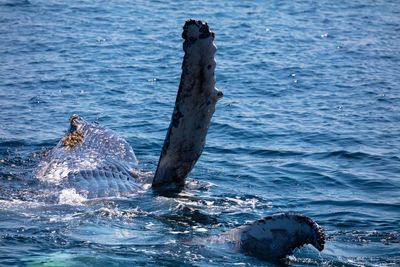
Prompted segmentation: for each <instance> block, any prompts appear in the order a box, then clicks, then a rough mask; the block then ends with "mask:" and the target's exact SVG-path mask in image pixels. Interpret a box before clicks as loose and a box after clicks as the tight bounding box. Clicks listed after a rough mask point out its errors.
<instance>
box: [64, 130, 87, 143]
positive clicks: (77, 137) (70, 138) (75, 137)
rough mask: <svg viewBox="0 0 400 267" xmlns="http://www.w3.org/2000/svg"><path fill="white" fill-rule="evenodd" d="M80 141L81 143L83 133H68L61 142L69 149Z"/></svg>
mask: <svg viewBox="0 0 400 267" xmlns="http://www.w3.org/2000/svg"><path fill="white" fill-rule="evenodd" d="M82 141H83V133H80V132H78V131H75V132H72V133H69V134H67V135H66V136H65V137H64V138H63V139H61V142H63V143H64V146H69V147H74V146H76V145H77V144H79V143H80V142H82Z"/></svg>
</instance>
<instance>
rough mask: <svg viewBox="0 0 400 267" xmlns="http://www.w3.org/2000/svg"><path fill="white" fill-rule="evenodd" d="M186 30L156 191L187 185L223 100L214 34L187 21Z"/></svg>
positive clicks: (194, 22)
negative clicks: (217, 81)
mask: <svg viewBox="0 0 400 267" xmlns="http://www.w3.org/2000/svg"><path fill="white" fill-rule="evenodd" d="M183 30H184V31H183V34H182V37H183V38H184V39H185V41H184V43H183V50H184V51H185V57H184V59H183V63H182V76H181V81H180V85H179V90H178V94H177V96H176V102H175V108H174V111H173V114H172V118H171V123H170V125H169V128H168V132H167V135H166V137H165V140H164V145H163V148H162V151H161V155H160V159H159V162H158V166H157V170H156V173H155V175H154V179H153V187H156V186H165V185H172V186H175V185H178V186H181V185H183V184H184V181H185V179H186V177H187V176H188V175H189V173H190V171H191V170H192V168H193V166H194V165H195V163H196V162H197V160H198V158H199V157H200V155H201V153H202V152H203V148H204V145H205V142H206V135H207V131H208V127H209V125H210V121H211V118H212V116H213V114H214V111H215V105H216V103H217V101H218V100H219V99H221V98H222V96H223V94H222V92H220V91H219V90H218V89H216V88H215V86H214V85H215V77H214V69H215V64H216V63H215V60H214V54H215V51H216V49H217V48H216V47H215V45H214V43H213V40H214V33H212V32H210V30H209V27H208V24H207V23H203V22H202V21H195V20H188V21H186V24H185V26H184V27H183Z"/></svg>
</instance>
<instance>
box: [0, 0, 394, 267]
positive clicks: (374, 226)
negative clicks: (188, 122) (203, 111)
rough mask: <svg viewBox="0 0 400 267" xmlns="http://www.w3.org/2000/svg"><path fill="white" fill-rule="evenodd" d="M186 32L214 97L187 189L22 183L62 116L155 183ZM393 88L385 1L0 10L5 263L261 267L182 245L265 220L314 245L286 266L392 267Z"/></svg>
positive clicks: (84, 4)
mask: <svg viewBox="0 0 400 267" xmlns="http://www.w3.org/2000/svg"><path fill="white" fill-rule="evenodd" d="M188 18H195V19H202V20H204V21H207V22H208V23H209V24H210V27H211V29H212V30H213V31H214V32H215V35H216V38H215V43H216V45H217V47H218V51H217V54H216V60H217V67H216V71H215V74H216V79H217V83H216V86H217V87H218V88H219V89H220V90H221V91H223V92H224V98H223V99H222V100H221V101H220V102H219V103H218V104H217V110H216V112H215V115H214V117H213V120H212V123H211V126H210V129H209V133H208V136H207V144H206V147H205V150H204V152H203V155H202V156H201V158H200V160H199V162H198V163H197V164H196V166H195V168H194V170H193V171H192V173H191V174H190V178H191V182H190V184H189V185H188V186H187V188H186V189H185V190H184V191H183V192H182V193H180V194H179V195H177V196H170V197H168V196H164V197H162V196H157V195H155V194H153V193H152V192H151V190H149V192H147V193H145V194H143V195H140V196H137V197H135V198H117V199H95V200H90V201H82V200H81V199H75V198H74V196H71V197H70V198H68V196H66V197H65V198H64V199H59V198H57V192H54V188H49V187H46V186H45V185H43V183H41V182H40V181H39V180H38V179H37V178H36V177H35V172H34V170H35V167H36V166H37V164H38V162H39V161H40V159H41V158H42V157H43V155H44V154H45V153H46V151H48V150H50V149H51V148H52V147H53V146H55V144H56V143H57V142H58V141H59V140H60V138H61V137H62V136H63V135H64V134H65V132H66V131H67V128H68V125H69V121H68V118H69V117H70V116H71V115H72V114H75V113H76V114H79V115H80V116H82V117H84V118H85V119H86V120H89V121H99V122H100V123H101V124H103V125H105V126H107V127H108V128H111V129H113V130H115V131H116V132H118V133H119V134H120V135H121V136H123V137H124V138H125V139H126V140H127V141H128V142H129V143H130V144H131V145H132V147H133V148H134V150H135V153H136V155H137V157H138V159H139V161H140V162H141V164H142V167H143V169H144V170H147V171H154V170H155V168H156V165H157V161H158V158H159V153H160V149H161V146H162V143H163V139H164V137H165V134H166V130H167V127H168V125H169V121H170V117H171V114H172V110H173V106H174V101H175V95H176V92H177V89H178V84H179V79H180V72H181V69H180V68H181V62H182V57H183V51H182V38H181V37H180V35H181V32H182V26H183V24H184V22H185V20H186V19H188ZM399 83H400V4H399V2H398V1H385V0H381V1H371V0H365V1H325V0H322V1H305V0H294V1H275V0H272V1H222V0H220V1H140V0H139V1H127V0H116V1H83V0H82V1H77V0H71V1H57V0H49V1H43V0H0V118H1V123H0V265H17V266H45V265H46V266H78V265H79V266H125V265H126V266H136V265H139V266H144V265H146V266H164V265H166V266H222V265H225V266H232V265H244V266H273V265H274V263H269V262H264V261H260V260H257V259H254V258H251V257H249V256H245V255H241V254H237V253H234V252H231V251H230V250H228V249H225V248H220V247H210V246H204V245H199V244H196V243H195V242H191V240H194V239H196V238H198V237H203V236H209V235H212V234H218V233H221V232H223V231H225V230H228V229H231V228H233V227H236V226H238V225H241V224H243V223H245V222H247V221H250V220H255V219H258V218H260V217H263V216H266V215H270V214H273V213H276V212H296V213H301V214H304V215H307V216H309V217H311V218H313V219H314V220H315V221H317V222H318V223H319V224H320V225H321V226H322V227H323V228H324V230H325V233H326V236H327V243H326V247H325V250H324V251H322V252H321V253H319V252H318V251H317V250H315V249H314V248H312V247H310V246H306V247H303V248H302V249H300V250H297V251H296V252H295V254H294V256H291V257H289V258H287V259H286V260H285V261H284V263H285V264H289V265H293V266H304V265H331V266H374V265H380V266H394V265H400V87H399ZM49 196H51V197H49Z"/></svg>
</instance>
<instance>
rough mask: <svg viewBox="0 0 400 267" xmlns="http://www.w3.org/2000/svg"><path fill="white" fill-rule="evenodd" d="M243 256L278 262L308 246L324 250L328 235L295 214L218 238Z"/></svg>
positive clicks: (252, 223)
mask: <svg viewBox="0 0 400 267" xmlns="http://www.w3.org/2000/svg"><path fill="white" fill-rule="evenodd" d="M217 242H219V243H220V242H224V243H230V244H232V245H233V247H234V248H235V249H236V250H238V251H239V252H242V253H244V254H247V255H250V256H253V257H256V258H260V259H263V260H269V261H271V260H272V261H276V260H279V259H282V258H284V257H286V255H290V254H292V253H293V250H294V249H296V248H299V247H301V246H303V245H305V244H311V245H313V246H314V247H315V248H316V249H318V250H319V251H322V250H323V249H324V245H325V235H324V233H323V230H322V228H321V227H320V226H319V225H318V224H317V223H316V222H314V221H313V220H312V219H310V218H308V217H306V216H304V215H300V214H295V213H278V214H274V215H271V216H267V217H265V218H263V219H260V220H257V221H254V222H251V223H248V224H245V225H242V226H239V227H237V228H235V229H232V230H230V231H228V232H225V233H222V234H221V235H219V236H218V238H217Z"/></svg>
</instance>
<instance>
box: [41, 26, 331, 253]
mask: <svg viewBox="0 0 400 267" xmlns="http://www.w3.org/2000/svg"><path fill="white" fill-rule="evenodd" d="M182 37H183V39H184V43H183V50H184V52H185V55H184V59H183V63H182V75H181V80H180V85H179V90H178V93H177V96H176V101H175V107H174V111H173V113H172V118H171V122H170V125H169V128H168V131H167V134H166V137H165V140H164V144H163V147H162V149H161V153H160V158H159V162H158V166H157V169H156V172H155V174H154V175H153V174H152V173H150V172H145V171H141V170H140V168H139V164H138V161H137V159H136V156H135V153H134V151H133V149H132V147H131V146H130V145H129V143H128V142H126V141H125V140H124V139H123V138H122V137H120V136H119V135H118V134H116V133H115V132H113V131H112V130H110V129H107V128H106V127H104V126H102V125H99V124H98V123H95V122H86V121H85V120H84V119H82V118H81V117H79V116H78V115H73V116H72V117H71V118H70V128H69V130H68V132H67V134H66V135H65V136H64V137H63V138H62V139H61V140H60V141H59V143H58V144H57V145H56V146H55V147H54V148H53V149H52V150H51V151H49V153H48V154H47V155H46V156H45V157H44V158H43V160H42V161H41V162H40V163H39V166H38V172H37V176H38V177H39V178H40V179H42V180H44V181H46V182H47V183H53V184H57V185H58V186H60V187H61V188H68V189H73V190H75V191H76V193H78V194H80V195H82V196H84V197H86V198H101V197H113V196H124V195H126V196H129V195H130V194H132V193H140V192H143V191H144V190H147V189H149V188H150V187H153V188H157V190H158V191H160V190H170V187H172V188H175V189H180V190H181V189H182V186H183V185H184V183H185V180H186V178H187V177H188V175H189V173H190V171H191V170H192V168H193V167H194V165H195V163H196V162H197V160H198V159H199V157H200V155H201V153H202V151H203V148H204V145H205V142H206V135H207V131H208V128H209V125H210V121H211V118H212V116H213V113H214V111H215V106H216V104H217V101H218V100H220V99H221V98H222V97H223V94H222V92H221V91H219V90H218V89H216V88H215V76H214V69H215V66H216V63H215V60H214V54H215V52H216V46H215V45H214V42H213V41H214V37H215V35H214V32H211V31H210V29H209V26H208V24H207V23H205V22H202V21H200V20H188V21H186V23H185V25H184V27H183V34H182ZM205 240H207V242H211V243H224V244H229V245H230V246H231V247H232V249H234V250H235V251H238V252H240V253H244V254H247V255H250V256H254V257H257V258H260V259H263V260H278V259H281V258H284V257H285V256H286V255H288V254H291V253H292V252H293V250H294V249H295V248H297V247H300V246H302V245H305V244H311V245H313V246H314V247H315V248H316V249H318V250H319V251H321V250H323V248H324V243H325V237H324V233H323V230H322V228H321V227H320V226H319V225H318V224H317V223H316V222H314V221H313V220H312V219H310V218H308V217H306V216H304V215H300V214H293V213H280V214H274V215H271V216H267V217H265V218H262V219H259V220H257V221H254V222H251V223H248V224H245V225H242V226H239V227H237V228H235V229H232V230H230V231H228V232H225V233H222V234H220V235H216V236H211V237H209V238H206V239H205Z"/></svg>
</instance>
